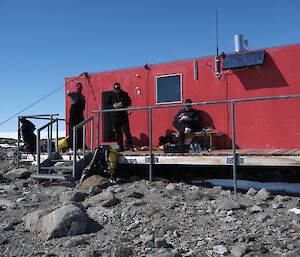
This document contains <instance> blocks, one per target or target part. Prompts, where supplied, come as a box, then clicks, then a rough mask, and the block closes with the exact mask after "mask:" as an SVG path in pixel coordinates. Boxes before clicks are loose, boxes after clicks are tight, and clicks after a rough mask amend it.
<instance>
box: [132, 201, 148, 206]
mask: <svg viewBox="0 0 300 257" xmlns="http://www.w3.org/2000/svg"><path fill="white" fill-rule="evenodd" d="M145 204H146V203H145V202H144V201H143V200H137V201H134V202H132V203H130V205H131V206H142V205H145Z"/></svg>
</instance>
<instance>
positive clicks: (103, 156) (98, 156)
mask: <svg viewBox="0 0 300 257" xmlns="http://www.w3.org/2000/svg"><path fill="white" fill-rule="evenodd" d="M109 152H110V147H109V146H99V147H97V149H96V151H95V153H94V156H93V159H92V161H91V162H90V164H89V165H88V166H87V167H86V168H85V169H84V171H83V173H82V176H81V179H80V182H82V181H84V180H85V179H87V178H88V177H90V176H92V175H101V176H103V177H109V178H110V177H111V176H112V174H110V173H109V171H108V167H109V159H108V158H109Z"/></svg>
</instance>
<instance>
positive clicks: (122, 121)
mask: <svg viewBox="0 0 300 257" xmlns="http://www.w3.org/2000/svg"><path fill="white" fill-rule="evenodd" d="M112 119H113V126H114V132H115V133H116V140H117V144H118V145H119V148H120V149H121V150H123V149H124V144H123V132H124V134H125V137H126V140H127V145H128V147H129V148H132V147H133V144H132V137H131V133H130V127H129V119H128V115H127V114H124V115H123V114H122V115H114V116H112ZM122 130H123V132H122Z"/></svg>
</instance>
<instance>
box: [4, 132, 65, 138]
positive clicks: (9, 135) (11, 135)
mask: <svg viewBox="0 0 300 257" xmlns="http://www.w3.org/2000/svg"><path fill="white" fill-rule="evenodd" d="M47 135H48V132H47V131H42V132H41V138H42V139H44V138H47ZM65 136H66V131H58V137H65ZM0 137H2V138H14V139H17V138H18V133H17V132H0ZM52 138H53V139H55V138H56V131H53V133H52Z"/></svg>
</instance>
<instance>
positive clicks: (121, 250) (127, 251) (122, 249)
mask: <svg viewBox="0 0 300 257" xmlns="http://www.w3.org/2000/svg"><path fill="white" fill-rule="evenodd" d="M132 256H133V250H132V248H131V247H127V246H125V245H122V244H119V245H117V246H115V247H114V248H113V250H112V251H111V257H132Z"/></svg>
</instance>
